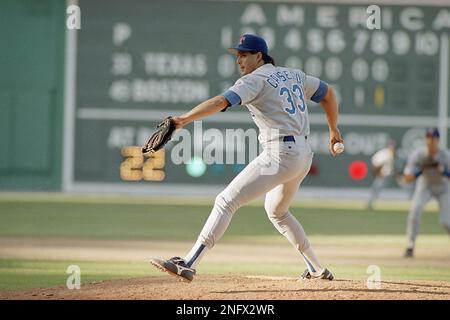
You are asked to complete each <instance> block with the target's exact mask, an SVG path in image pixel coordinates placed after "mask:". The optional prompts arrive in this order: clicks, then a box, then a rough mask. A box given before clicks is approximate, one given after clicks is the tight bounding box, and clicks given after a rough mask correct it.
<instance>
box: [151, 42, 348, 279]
mask: <svg viewBox="0 0 450 320" xmlns="http://www.w3.org/2000/svg"><path fill="white" fill-rule="evenodd" d="M229 52H230V53H233V54H235V55H236V63H237V64H238V65H239V67H240V71H241V74H242V77H241V78H240V79H239V80H237V81H236V83H235V84H234V85H233V86H232V87H231V88H230V89H229V90H227V91H226V92H225V93H223V94H222V95H218V96H216V97H214V98H212V99H209V100H206V101H205V102H202V103H201V104H199V105H198V106H196V107H195V108H193V109H192V110H191V111H189V112H187V113H185V114H183V115H181V116H179V117H174V118H173V119H174V121H175V125H176V127H177V128H182V127H184V126H186V125H187V124H189V123H191V122H193V121H195V120H198V119H201V118H204V117H206V116H210V115H212V114H214V113H217V112H219V111H223V110H224V109H225V108H228V107H233V106H239V105H246V106H247V108H248V109H249V111H250V113H251V115H252V117H253V120H254V121H255V123H256V125H257V126H258V128H259V136H258V139H259V141H260V143H261V145H262V146H263V151H262V152H261V154H260V155H258V156H257V157H256V158H255V159H254V160H252V161H251V162H250V163H249V164H248V165H247V166H246V167H245V168H244V169H243V170H242V171H241V172H240V173H239V174H238V175H237V176H236V177H235V178H234V179H233V181H232V182H231V183H230V184H229V185H228V186H227V187H226V188H225V190H223V191H222V192H221V193H220V194H219V195H218V196H217V197H216V199H215V203H214V207H213V209H212V212H211V214H210V216H209V218H208V219H207V221H206V223H205V225H204V227H203V229H202V231H201V233H200V235H199V237H198V239H197V241H196V243H195V245H194V246H193V247H192V249H191V251H190V252H189V253H188V254H187V255H186V256H185V257H184V258H180V257H173V258H171V259H169V260H161V259H152V260H151V263H152V264H153V265H154V266H156V267H157V268H159V269H161V270H163V271H166V272H168V273H169V274H171V275H175V276H177V277H179V278H181V280H184V281H187V282H190V281H192V279H193V277H194V275H195V273H196V270H195V269H196V267H197V265H198V264H199V262H200V260H201V259H202V257H204V255H205V253H206V252H207V251H208V250H210V249H211V248H212V247H213V246H214V245H215V244H216V243H217V241H218V240H219V239H220V238H221V237H222V235H223V234H224V232H225V230H226V229H227V228H228V225H229V224H230V221H231V218H232V217H233V215H234V213H235V212H236V211H237V210H238V209H239V207H241V206H242V205H244V204H245V203H247V202H249V201H251V200H253V199H255V198H257V197H259V196H262V195H264V194H265V195H266V198H265V203H264V208H265V210H266V212H267V215H268V217H269V219H270V221H271V222H272V223H273V225H274V226H275V228H276V229H277V230H278V231H279V232H280V233H281V234H283V235H284V236H285V237H286V238H287V240H288V241H289V242H290V243H291V244H292V245H293V246H294V248H295V250H297V251H298V254H299V256H301V257H303V259H304V261H305V263H306V266H307V269H306V270H305V272H304V273H303V275H302V278H304V279H311V278H321V279H328V280H332V279H333V275H332V273H331V272H330V271H329V270H327V269H326V268H324V267H323V266H322V265H321V264H320V262H319V260H318V259H317V257H316V255H315V253H314V250H313V248H312V247H311V244H310V242H309V241H308V238H307V236H306V234H305V231H304V230H303V227H302V226H301V224H300V223H299V222H298V220H297V219H296V218H295V217H294V216H293V215H292V213H291V212H290V211H289V206H290V204H291V202H292V200H293V199H294V196H295V194H296V192H297V191H298V189H299V186H300V184H301V182H302V180H303V179H304V178H305V176H306V175H307V174H308V171H309V169H310V166H311V162H312V158H313V152H312V151H311V147H310V145H309V143H308V134H309V130H310V129H309V118H308V109H307V106H306V101H307V100H313V101H315V102H318V103H319V102H320V103H321V106H322V107H323V109H324V110H325V113H326V116H327V120H328V126H329V146H330V152H331V154H332V155H333V156H335V155H336V154H337V153H336V151H335V150H334V145H335V144H336V143H342V142H343V140H342V137H341V134H340V132H339V130H338V126H337V118H338V104H337V101H336V97H335V94H334V92H333V89H332V88H331V87H330V86H328V85H327V84H326V83H325V82H323V81H321V80H319V79H318V78H315V77H312V76H308V75H306V74H305V73H303V72H302V71H300V70H296V69H289V68H284V67H277V66H275V63H274V60H273V59H272V58H271V57H270V56H269V55H268V49H267V44H266V42H265V40H264V39H263V38H261V37H258V36H255V35H251V34H246V35H243V36H242V37H241V38H240V41H239V44H238V45H237V46H236V47H234V48H230V49H229ZM274 168H275V170H273V169H274Z"/></svg>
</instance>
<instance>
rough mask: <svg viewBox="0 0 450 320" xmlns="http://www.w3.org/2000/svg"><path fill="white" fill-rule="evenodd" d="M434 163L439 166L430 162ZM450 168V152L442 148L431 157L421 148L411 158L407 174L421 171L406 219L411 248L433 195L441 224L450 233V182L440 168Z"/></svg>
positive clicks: (409, 158) (406, 169) (408, 162)
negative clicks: (425, 208)
mask: <svg viewBox="0 0 450 320" xmlns="http://www.w3.org/2000/svg"><path fill="white" fill-rule="evenodd" d="M432 163H435V164H436V165H435V166H433V165H430V164H432ZM441 168H446V169H447V173H448V170H449V169H450V152H449V151H448V150H439V152H438V153H437V154H436V155H435V156H434V157H431V156H430V155H429V154H428V150H427V149H426V148H425V147H424V148H420V149H417V150H415V151H414V152H413V153H411V155H410V156H409V157H408V161H407V164H406V167H405V169H404V173H405V174H416V173H418V172H419V171H420V172H421V174H420V175H419V176H418V178H417V180H416V188H415V190H414V195H413V198H412V203H411V208H410V211H409V215H408V220H407V235H408V247H409V248H413V247H414V245H415V241H416V238H417V235H418V234H419V227H420V220H421V215H422V212H423V209H424V207H425V205H426V204H427V203H428V201H430V200H431V198H433V197H434V198H436V200H437V201H438V204H439V210H440V218H439V220H440V223H441V225H442V226H443V227H444V228H445V229H446V230H447V232H448V233H449V234H450V181H449V177H447V176H446V175H444V174H443V173H442V172H441V171H440V170H441Z"/></svg>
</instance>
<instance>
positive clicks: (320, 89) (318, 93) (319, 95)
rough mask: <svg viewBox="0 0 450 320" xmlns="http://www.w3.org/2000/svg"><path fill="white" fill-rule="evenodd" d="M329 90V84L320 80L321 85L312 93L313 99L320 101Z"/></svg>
mask: <svg viewBox="0 0 450 320" xmlns="http://www.w3.org/2000/svg"><path fill="white" fill-rule="evenodd" d="M327 92H328V86H327V84H326V83H325V82H323V81H322V80H320V83H319V87H318V88H317V90H316V92H315V93H314V94H313V95H312V97H311V100H312V101H314V102H316V103H319V102H320V101H322V100H323V98H325V96H326V95H327Z"/></svg>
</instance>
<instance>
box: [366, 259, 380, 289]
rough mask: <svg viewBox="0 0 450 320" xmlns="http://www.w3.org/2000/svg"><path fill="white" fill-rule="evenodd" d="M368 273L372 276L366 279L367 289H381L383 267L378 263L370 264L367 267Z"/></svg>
mask: <svg viewBox="0 0 450 320" xmlns="http://www.w3.org/2000/svg"><path fill="white" fill-rule="evenodd" d="M366 272H367V274H370V276H369V277H368V278H367V280H366V286H367V289H370V290H379V289H381V269H380V267H379V266H377V265H370V266H368V267H367V271H366Z"/></svg>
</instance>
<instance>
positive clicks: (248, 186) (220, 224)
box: [185, 152, 292, 268]
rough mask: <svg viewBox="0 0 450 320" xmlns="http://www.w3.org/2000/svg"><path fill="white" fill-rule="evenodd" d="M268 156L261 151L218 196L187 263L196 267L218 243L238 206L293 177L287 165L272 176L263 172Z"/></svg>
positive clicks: (187, 256)
mask: <svg viewBox="0 0 450 320" xmlns="http://www.w3.org/2000/svg"><path fill="white" fill-rule="evenodd" d="M268 157H269V156H268V155H267V154H266V153H264V152H263V153H261V154H260V155H259V156H258V157H257V158H256V159H254V160H253V161H252V162H250V163H249V164H248V166H247V167H245V168H244V170H242V171H241V172H240V173H239V174H238V175H237V176H236V177H235V178H234V179H233V181H232V182H231V183H230V184H229V185H228V186H227V187H226V188H225V190H224V191H222V192H221V193H220V194H219V195H218V196H217V197H216V200H215V203H214V207H213V209H212V211H211V214H210V215H209V217H208V220H207V221H206V223H205V225H204V227H203V229H202V231H201V232H200V235H199V237H198V239H197V242H196V244H195V245H194V247H193V248H192V249H191V251H190V252H189V253H188V254H187V255H186V257H185V260H186V261H187V263H188V265H190V266H192V267H193V268H195V266H196V265H197V264H198V263H199V261H200V259H201V258H202V256H203V255H204V253H205V252H206V250H208V249H211V248H212V247H213V246H214V245H215V243H217V241H218V240H219V239H220V238H221V237H222V236H223V234H224V233H225V231H226V229H227V228H228V226H229V224H230V222H231V218H232V217H233V214H234V213H235V212H236V211H237V209H239V207H241V206H242V205H243V204H245V203H247V202H249V201H251V200H253V199H255V198H257V197H259V196H262V195H263V194H265V193H266V192H267V191H269V190H270V189H272V188H274V187H275V186H277V185H279V184H280V183H283V182H285V181H287V180H289V179H290V177H291V174H292V173H291V171H290V170H288V169H287V168H284V167H280V169H279V170H278V172H277V173H276V174H273V175H265V174H261V170H264V168H265V165H266V164H267V161H268V159H267V158H268Z"/></svg>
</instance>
